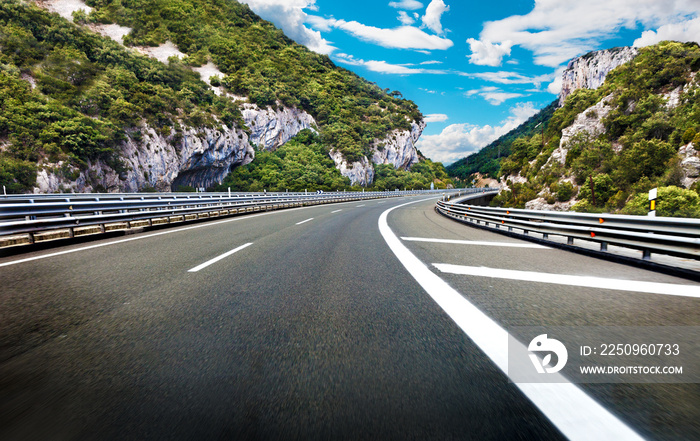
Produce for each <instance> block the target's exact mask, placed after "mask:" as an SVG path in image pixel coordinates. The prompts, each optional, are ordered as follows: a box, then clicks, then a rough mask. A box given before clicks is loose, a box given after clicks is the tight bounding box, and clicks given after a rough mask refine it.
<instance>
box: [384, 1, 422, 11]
mask: <svg viewBox="0 0 700 441" xmlns="http://www.w3.org/2000/svg"><path fill="white" fill-rule="evenodd" d="M389 6H391V7H392V8H396V9H406V10H409V11H415V10H416V9H421V8H422V7H423V3H421V2H419V1H416V0H400V1H398V2H389Z"/></svg>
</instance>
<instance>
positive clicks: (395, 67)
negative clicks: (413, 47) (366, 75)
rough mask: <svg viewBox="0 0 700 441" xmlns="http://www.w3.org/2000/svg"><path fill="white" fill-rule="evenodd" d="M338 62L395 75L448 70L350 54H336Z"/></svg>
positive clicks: (433, 72) (439, 72) (434, 72)
mask: <svg viewBox="0 0 700 441" xmlns="http://www.w3.org/2000/svg"><path fill="white" fill-rule="evenodd" d="M335 60H336V61H337V62H338V63H343V64H349V65H351V66H364V67H365V68H367V69H369V70H371V71H372V72H379V73H385V74H395V75H415V74H437V75H442V74H446V73H447V71H443V70H435V69H423V68H412V67H409V66H410V65H401V64H390V63H387V62H386V61H383V60H369V61H365V60H361V59H358V58H355V57H353V56H352V55H348V54H343V53H339V54H335Z"/></svg>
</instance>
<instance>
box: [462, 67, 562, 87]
mask: <svg viewBox="0 0 700 441" xmlns="http://www.w3.org/2000/svg"><path fill="white" fill-rule="evenodd" d="M459 75H461V76H465V77H469V78H478V79H480V80H484V81H490V82H492V83H497V84H534V85H536V86H537V87H539V85H540V84H542V83H544V82H546V81H552V80H553V79H554V77H555V75H557V74H556V73H554V74H546V75H538V76H536V77H526V76H525V75H522V74H519V73H517V72H508V71H499V72H481V73H465V72H460V73H459Z"/></svg>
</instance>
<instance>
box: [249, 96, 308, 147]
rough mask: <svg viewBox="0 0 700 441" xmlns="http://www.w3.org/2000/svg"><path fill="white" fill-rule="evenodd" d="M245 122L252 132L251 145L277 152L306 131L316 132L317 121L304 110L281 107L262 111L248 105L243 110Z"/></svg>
mask: <svg viewBox="0 0 700 441" xmlns="http://www.w3.org/2000/svg"><path fill="white" fill-rule="evenodd" d="M241 114H242V115H243V121H245V124H246V126H248V128H249V129H250V131H251V135H250V143H251V144H252V145H254V146H259V147H262V148H264V149H266V150H275V149H277V147H279V146H281V145H283V144H284V143H286V142H287V141H289V140H290V139H292V138H293V137H295V136H296V134H297V133H299V132H301V131H302V130H304V129H312V130H315V127H316V121H315V120H314V118H313V117H312V116H311V115H309V114H308V113H306V112H304V111H303V110H299V109H297V108H291V107H280V106H278V107H277V109H276V110H273V109H272V108H270V107H268V108H267V109H264V110H263V109H260V108H259V107H258V106H257V105H255V104H249V103H246V104H244V105H243V109H241Z"/></svg>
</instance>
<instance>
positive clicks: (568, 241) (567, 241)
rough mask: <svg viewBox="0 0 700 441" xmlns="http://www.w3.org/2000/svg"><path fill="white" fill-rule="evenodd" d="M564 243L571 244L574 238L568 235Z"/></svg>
mask: <svg viewBox="0 0 700 441" xmlns="http://www.w3.org/2000/svg"><path fill="white" fill-rule="evenodd" d="M566 244H567V245H573V244H574V238H573V237H571V236H569V237H567V238H566Z"/></svg>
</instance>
